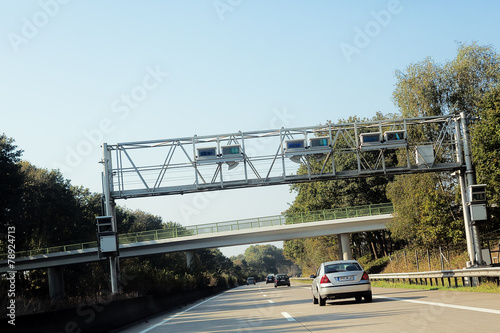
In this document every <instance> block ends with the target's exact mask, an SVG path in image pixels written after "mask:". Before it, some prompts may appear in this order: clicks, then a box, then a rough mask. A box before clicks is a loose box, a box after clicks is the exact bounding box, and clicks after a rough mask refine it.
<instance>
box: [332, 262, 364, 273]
mask: <svg viewBox="0 0 500 333" xmlns="http://www.w3.org/2000/svg"><path fill="white" fill-rule="evenodd" d="M360 270H361V267H360V266H359V265H358V264H357V263H340V264H331V265H325V273H326V274H328V273H337V272H347V271H360Z"/></svg>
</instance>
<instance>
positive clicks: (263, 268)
mask: <svg viewBox="0 0 500 333" xmlns="http://www.w3.org/2000/svg"><path fill="white" fill-rule="evenodd" d="M244 257H245V261H246V263H247V264H248V275H254V276H256V277H262V276H266V275H268V274H277V273H285V274H286V273H288V271H289V269H290V267H291V265H292V262H290V261H288V260H287V259H285V257H284V256H283V250H281V249H279V248H277V247H276V246H274V245H269V244H266V245H252V246H250V247H248V248H247V249H246V250H245V255H244Z"/></svg>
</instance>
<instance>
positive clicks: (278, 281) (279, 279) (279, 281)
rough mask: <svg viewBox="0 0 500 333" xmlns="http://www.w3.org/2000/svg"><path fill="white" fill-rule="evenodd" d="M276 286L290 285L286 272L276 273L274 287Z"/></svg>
mask: <svg viewBox="0 0 500 333" xmlns="http://www.w3.org/2000/svg"><path fill="white" fill-rule="evenodd" d="M278 286H289V287H290V278H289V277H288V275H286V274H278V275H276V278H275V279H274V288H277V287H278Z"/></svg>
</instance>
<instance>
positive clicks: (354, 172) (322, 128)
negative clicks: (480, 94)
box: [101, 113, 482, 293]
mask: <svg viewBox="0 0 500 333" xmlns="http://www.w3.org/2000/svg"><path fill="white" fill-rule="evenodd" d="M467 136H468V130H467V119H466V118H465V115H464V114H463V113H461V114H460V115H444V116H436V117H420V118H406V119H390V120H379V121H370V122H355V123H344V124H331V123H329V124H326V125H319V126H310V127H297V128H280V129H271V130H261V131H251V132H241V131H240V132H234V133H228V134H217V135H206V136H197V135H194V136H192V137H184V138H174V139H162V140H151V141H137V142H123V143H118V144H116V145H108V144H106V143H104V144H103V146H102V148H103V160H102V161H101V162H102V163H103V166H104V173H103V179H102V181H103V196H104V200H105V215H107V216H113V217H114V220H115V221H114V223H113V224H114V226H113V229H114V232H117V230H116V214H115V209H114V205H115V199H127V198H135V197H149V196H160V195H174V194H187V193H197V192H204V191H216V190H225V189H236V188H249V187H257V186H267V185H282V184H293V183H303V182H314V181H324V180H335V179H350V178H360V177H373V176H386V175H397V174H414V173H424V172H445V171H446V172H454V171H456V173H455V174H457V175H458V176H459V180H460V185H461V188H462V196H463V200H462V204H463V210H464V221H465V227H466V237H467V244H468V251H469V257H470V260H471V264H474V265H477V264H478V263H481V262H482V258H481V249H480V245H479V238H478V235H477V230H476V229H475V226H474V225H472V224H471V222H470V212H469V208H468V203H469V202H470V198H468V197H467V193H466V192H467V191H466V189H467V186H470V185H473V184H474V181H475V180H474V177H473V173H474V171H473V168H472V162H471V158H470V150H469V148H468V147H469V144H470V143H469V140H468V137H467ZM318 161H319V162H318ZM346 161H348V162H346ZM318 163H320V164H318ZM300 165H303V168H302V171H301V172H297V171H298V169H299V166H300ZM318 165H321V167H318ZM466 175H467V178H466ZM110 263H111V273H112V276H118V273H117V272H118V261H117V257H112V258H111V260H110ZM113 272H114V273H113ZM112 290H113V293H115V292H116V291H117V290H118V281H117V278H116V279H115V278H112Z"/></svg>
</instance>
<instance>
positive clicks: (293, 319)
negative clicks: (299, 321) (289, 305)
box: [281, 312, 296, 321]
mask: <svg viewBox="0 0 500 333" xmlns="http://www.w3.org/2000/svg"><path fill="white" fill-rule="evenodd" d="M281 314H282V315H283V317H285V318H286V320H288V321H296V320H295V318H293V317H292V316H290V314H289V313H288V312H282V313H281Z"/></svg>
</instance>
